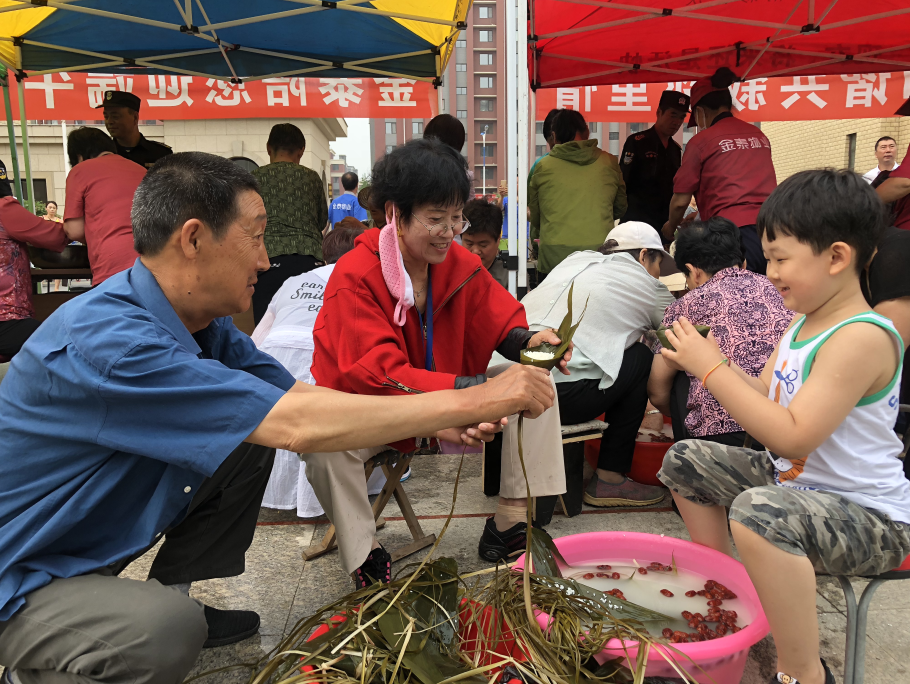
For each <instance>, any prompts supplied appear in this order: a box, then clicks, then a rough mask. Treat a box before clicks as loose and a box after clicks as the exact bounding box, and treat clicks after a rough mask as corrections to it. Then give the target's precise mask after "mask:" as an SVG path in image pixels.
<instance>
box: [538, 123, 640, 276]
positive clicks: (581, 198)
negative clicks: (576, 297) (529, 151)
mask: <svg viewBox="0 0 910 684" xmlns="http://www.w3.org/2000/svg"><path fill="white" fill-rule="evenodd" d="M552 130H553V135H554V136H555V138H556V145H554V146H553V149H552V150H550V153H549V154H548V155H547V156H546V157H543V158H541V159H540V161H538V163H537V166H536V167H535V168H534V174H533V175H532V176H531V179H530V182H529V183H528V209H529V212H530V215H531V216H530V218H531V240H532V241H533V240H534V239H536V238H539V239H540V244H539V246H538V258H537V271H538V274H539V277H541V279H542V278H543V277H545V276H546V274H548V273H549V272H550V271H552V270H553V269H554V268H555V267H556V266H557V265H558V264H559V263H560V262H561V261H562V260H563V259H565V258H566V257H567V256H569V255H570V254H572V253H573V252H577V251H579V250H584V249H591V250H594V249H597V248H598V247H600V246H601V245H602V244H603V243H604V240H606V238H607V234H608V233H609V232H610V231H611V230H613V224H614V220H615V219H619V218H622V215H623V214H624V213H625V212H626V207H627V206H628V202H627V200H626V185H625V183H624V182H623V178H622V172H621V171H620V169H619V162H618V161H617V159H616V157H614V156H613V155H612V154H610V153H608V152H604V151H603V150H602V149H600V148H599V147H598V146H597V140H588V125H587V124H586V123H585V120H584V117H583V116H582V115H581V114H580V113H579V112H576V111H575V110H572V109H563V110H561V111H560V112H559V114H558V115H557V116H556V118H555V120H554V122H553V129H552Z"/></svg>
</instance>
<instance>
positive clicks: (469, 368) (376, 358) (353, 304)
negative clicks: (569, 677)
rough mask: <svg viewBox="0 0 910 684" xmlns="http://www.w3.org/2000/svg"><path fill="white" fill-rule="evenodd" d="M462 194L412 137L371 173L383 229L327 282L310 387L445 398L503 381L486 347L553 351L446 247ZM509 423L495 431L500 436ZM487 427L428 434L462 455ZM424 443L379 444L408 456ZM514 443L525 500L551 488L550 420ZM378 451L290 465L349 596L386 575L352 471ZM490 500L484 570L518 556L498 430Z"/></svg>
mask: <svg viewBox="0 0 910 684" xmlns="http://www.w3.org/2000/svg"><path fill="white" fill-rule="evenodd" d="M470 193H471V187H470V182H469V180H468V176H467V165H466V162H465V159H464V158H463V157H462V156H461V155H460V154H458V153H457V152H456V151H455V150H453V149H451V148H449V147H447V146H446V145H444V144H442V143H440V142H439V141H437V140H433V139H424V140H413V141H411V142H409V143H407V144H406V145H404V146H402V147H398V148H396V149H395V150H393V151H392V152H390V153H389V154H387V155H386V156H385V157H383V158H382V159H381V160H380V161H379V162H378V163H377V164H376V166H375V167H374V168H373V183H372V186H371V189H370V199H371V204H373V205H374V206H376V207H383V208H384V209H385V214H386V218H387V220H388V223H387V225H386V226H385V228H383V229H382V230H379V229H373V230H370V231H367V232H366V233H364V234H363V235H361V236H360V237H359V238H358V239H357V241H356V243H355V247H354V249H353V251H351V252H349V253H347V254H346V255H345V256H344V257H342V258H341V259H340V260H339V261H338V264H337V266H336V267H335V271H334V272H333V273H332V276H331V278H330V279H329V282H328V285H327V287H326V292H325V295H324V298H323V302H324V303H323V307H322V310H321V312H320V314H319V318H318V319H317V321H316V326H315V328H314V331H313V338H314V347H315V351H314V353H313V365H312V374H313V377H314V378H315V379H316V382H317V384H319V385H321V386H323V387H330V388H333V389H337V390H341V391H344V392H351V393H356V394H403V393H420V392H432V391H435V390H443V389H453V388H455V389H459V388H464V387H470V386H471V385H475V384H479V383H483V382H485V381H486V379H487V378H488V377H490V376H492V375H495V374H496V373H499V372H503V370H504V369H503V367H501V366H498V367H496V368H495V369H491V370H490V373H487V366H488V364H489V363H490V358H491V356H492V354H493V352H494V351H498V352H499V353H500V354H502V356H504V357H505V358H506V359H509V360H511V361H518V358H519V352H520V350H521V349H524V348H526V347H527V346H534V345H536V344H539V343H541V342H544V341H548V342H558V338H557V337H556V335H555V334H554V333H553V331H551V330H547V331H542V332H539V333H532V332H531V331H529V330H528V323H527V319H526V318H525V312H524V307H522V305H521V304H520V303H519V302H517V301H516V300H515V299H514V298H513V297H512V296H511V295H510V294H509V293H508V292H507V291H506V290H504V289H503V288H502V287H501V286H500V285H499V284H498V283H497V282H496V281H495V280H493V278H492V276H490V274H489V272H488V271H487V270H486V269H485V268H483V266H482V265H481V263H480V260H479V259H478V258H477V257H476V256H475V255H473V254H471V253H470V252H468V251H467V250H466V249H464V248H463V247H461V246H460V245H458V244H454V243H453V241H454V239H455V236H456V235H459V234H460V233H461V232H462V231H464V229H465V227H466V221H465V220H464V218H463V216H462V207H463V206H464V203H465V201H466V200H467V199H468V196H469V195H470ZM569 356H570V354H567V356H566V360H568V358H569ZM566 360H564V361H562V362H561V370H562V371H563V372H567V371H565V362H566ZM504 372H508V373H523V372H530V368H529V367H527V366H512V367H511V368H509V369H508V370H505V371H504ZM515 422H516V421H515V420H511V421H509V424H510V425H511V426H512V431H514V424H515ZM500 429H501V426H500V425H491V424H481V425H479V426H462V427H453V428H452V429H450V430H444V431H441V432H440V433H437V434H436V435H432V436H431V437H436V438H437V439H444V440H446V441H449V442H456V443H464V444H467V445H471V446H474V445H478V444H480V441H489V440H490V439H492V437H493V433H495V432H498V431H499V430H500ZM426 437H427V436H416V438H415V439H410V440H406V441H404V442H399V443H396V444H394V445H392V446H393V447H394V448H396V449H398V450H399V451H403V452H408V451H414V450H415V449H416V448H418V447H420V446H421V444H422V443H426V442H427V441H428V440H427V439H426ZM524 445H525V448H524V458H525V465H526V467H527V470H528V479H529V485H530V488H531V495H532V496H548V495H554V494H562V493H563V492H565V490H566V486H565V472H564V469H563V460H562V445H561V439H560V436H559V411H558V410H556V411H554V410H549V411H547V412H545V413H544V414H543V415H542V416H541V417H540V418H538V419H537V420H534V421H527V422H526V425H525V439H524ZM382 450H383V447H377V448H375V449H372V450H370V449H367V450H360V451H348V452H338V453H331V454H325V453H323V454H303V455H302V458H303V459H304V461H306V475H307V479H308V480H309V481H310V484H312V485H313V489H314V491H315V493H316V496H317V498H318V499H319V502H320V503H321V504H322V506H323V508H324V509H325V511H326V514H327V515H328V517H329V519H330V520H331V521H332V522H333V523H334V524H335V527H336V529H337V531H338V546H339V551H340V555H341V562H342V565H343V566H344V568H345V570H346V571H347V572H351V573H352V575H353V577H354V581H355V583H357V585H358V586H359V587H360V586H366V584H368V583H369V582H370V579H368V578H371V579H373V580H379V581H383V582H388V581H389V579H390V576H391V558H390V556H389V554H388V553H387V552H386V551H385V549H383V548H382V546H381V545H380V544H379V542H378V541H377V540H376V527H375V523H374V521H373V515H372V510H371V508H370V503H369V499H368V497H367V490H366V481H365V478H364V474H363V462H364V461H366V460H367V459H369V458H370V457H371V456H373V455H375V454H376V453H378V452H380V451H382ZM500 492H501V495H502V496H501V498H500V505H499V507H498V508H497V512H496V515H494V516H493V517H492V518H490V519H489V520H487V522H486V526H485V528H484V531H483V535H482V537H481V540H480V549H479V550H480V554H481V556H482V557H484V558H486V559H488V560H494V561H495V560H498V559H500V558H504V557H506V556H508V555H510V554H511V553H512V552H514V551H516V550H519V549H522V548H524V539H525V529H526V525H525V523H524V522H522V521H523V520H524V519H525V496H526V492H527V488H526V484H525V480H524V478H523V476H522V473H521V465H520V463H519V461H518V454H517V444H516V440H515V436H514V434H512V433H511V431H510V430H509V428H507V429H506V434H505V435H504V439H503V467H502V480H501V488H500Z"/></svg>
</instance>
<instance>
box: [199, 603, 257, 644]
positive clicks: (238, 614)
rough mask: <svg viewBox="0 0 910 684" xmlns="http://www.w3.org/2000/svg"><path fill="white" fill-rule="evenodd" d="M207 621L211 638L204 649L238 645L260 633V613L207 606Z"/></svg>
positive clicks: (207, 640)
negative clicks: (239, 642)
mask: <svg viewBox="0 0 910 684" xmlns="http://www.w3.org/2000/svg"><path fill="white" fill-rule="evenodd" d="M205 621H206V622H207V623H208V626H209V638H208V639H206V640H205V643H204V644H202V648H216V647H218V646H227V645H228V644H236V643H237V642H238V641H243V640H244V639H249V638H250V637H251V636H254V635H255V634H256V633H257V632H259V613H255V612H253V611H252V610H218V609H217V608H212V607H211V606H205Z"/></svg>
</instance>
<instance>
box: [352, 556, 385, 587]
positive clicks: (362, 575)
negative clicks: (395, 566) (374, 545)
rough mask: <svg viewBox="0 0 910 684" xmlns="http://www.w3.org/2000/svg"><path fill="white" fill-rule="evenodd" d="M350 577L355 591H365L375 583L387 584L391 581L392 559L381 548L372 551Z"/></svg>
mask: <svg viewBox="0 0 910 684" xmlns="http://www.w3.org/2000/svg"><path fill="white" fill-rule="evenodd" d="M351 575H352V576H353V578H354V587H355V588H357V589H366V588H367V587H368V586H370V585H371V584H374V583H375V582H379V583H380V584H388V583H389V582H391V581H392V557H391V556H390V555H389V552H388V551H386V550H385V549H384V548H382V547H381V546H380V547H379V548H378V549H373V550H372V551H370V555H369V556H367V559H366V560H365V561H364V562H363V565H361V566H360V567H359V568H357V569H356V570H355V571H354V572H352V573H351Z"/></svg>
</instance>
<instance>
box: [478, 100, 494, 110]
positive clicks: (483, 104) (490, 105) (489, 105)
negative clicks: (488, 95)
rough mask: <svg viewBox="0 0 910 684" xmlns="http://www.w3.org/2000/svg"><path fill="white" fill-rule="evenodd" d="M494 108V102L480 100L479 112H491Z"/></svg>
mask: <svg viewBox="0 0 910 684" xmlns="http://www.w3.org/2000/svg"><path fill="white" fill-rule="evenodd" d="M495 108H496V101H495V100H481V101H480V111H482V112H492V111H493V110H494V109H495Z"/></svg>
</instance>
